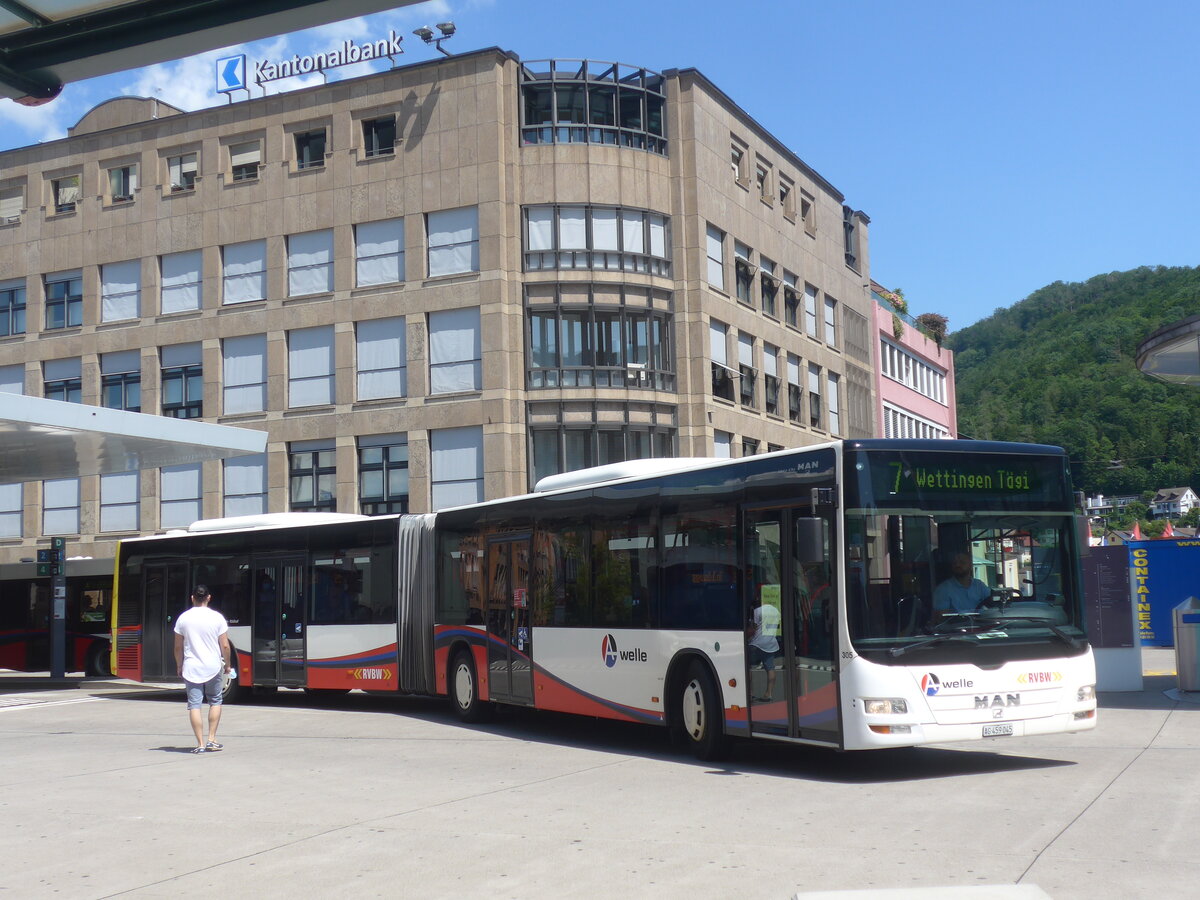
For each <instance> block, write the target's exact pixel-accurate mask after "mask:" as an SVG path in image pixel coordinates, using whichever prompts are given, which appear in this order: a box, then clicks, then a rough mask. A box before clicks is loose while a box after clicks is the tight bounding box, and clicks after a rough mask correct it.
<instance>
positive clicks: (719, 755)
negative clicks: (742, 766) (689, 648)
mask: <svg viewBox="0 0 1200 900" xmlns="http://www.w3.org/2000/svg"><path fill="white" fill-rule="evenodd" d="M676 697H677V699H676V708H675V729H676V734H677V735H678V736H679V737H680V739H681V742H682V743H683V744H684V746H686V747H687V748H688V749H689V751H690V752H691V753H692V755H693V756H695V757H696V758H697V759H702V760H717V759H724V758H725V757H726V756H728V755H729V751H730V749H731V747H732V742H731V741H730V739H729V736H728V735H727V734H725V729H724V727H723V725H722V724H721V700H720V694H719V693H718V692H717V686H716V684H715V683H714V682H713V678H712V675H711V674H710V673H709V671H708V669H707V668H705V667H704V666H703V665H701V664H700V663H698V662H693V663H692V664H691V665H690V666H689V667H688V670H687V672H686V673H685V674H684V676H683V678H682V679H681V680H680V681H679V689H678V690H677V692H676Z"/></svg>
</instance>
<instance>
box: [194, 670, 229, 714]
mask: <svg viewBox="0 0 1200 900" xmlns="http://www.w3.org/2000/svg"><path fill="white" fill-rule="evenodd" d="M224 682H225V673H224V672H223V671H222V672H218V673H217V674H216V675H214V676H213V677H212V678H210V679H208V681H205V682H203V683H200V684H197V683H196V682H193V681H185V682H184V684H186V685H187V708H188V709H199V708H200V705H201V704H202V703H208V705H209V706H220V705H221V690H222V688H224V686H225V684H224Z"/></svg>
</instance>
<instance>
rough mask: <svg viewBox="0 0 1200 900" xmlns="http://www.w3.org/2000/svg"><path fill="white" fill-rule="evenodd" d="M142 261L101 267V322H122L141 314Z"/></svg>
mask: <svg viewBox="0 0 1200 900" xmlns="http://www.w3.org/2000/svg"><path fill="white" fill-rule="evenodd" d="M141 296H142V261H141V260H140V259H131V260H128V261H127V262H119V263H108V264H106V265H103V266H101V267H100V321H101V322H121V321H125V320H127V319H136V318H137V317H138V316H139V315H140V314H141Z"/></svg>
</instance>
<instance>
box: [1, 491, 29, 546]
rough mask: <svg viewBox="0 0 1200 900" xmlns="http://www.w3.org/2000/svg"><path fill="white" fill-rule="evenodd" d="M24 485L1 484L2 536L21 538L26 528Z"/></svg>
mask: <svg viewBox="0 0 1200 900" xmlns="http://www.w3.org/2000/svg"><path fill="white" fill-rule="evenodd" d="M22 487H23V486H22V485H20V484H0V538H19V537H21V535H22V533H23V531H24V529H23V528H22V519H23V518H24V508H25V507H24V499H23V497H22V493H23V492H22Z"/></svg>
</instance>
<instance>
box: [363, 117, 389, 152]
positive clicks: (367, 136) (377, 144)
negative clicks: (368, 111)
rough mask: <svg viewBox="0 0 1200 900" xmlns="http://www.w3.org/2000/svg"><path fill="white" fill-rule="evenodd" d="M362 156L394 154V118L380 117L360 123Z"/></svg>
mask: <svg viewBox="0 0 1200 900" xmlns="http://www.w3.org/2000/svg"><path fill="white" fill-rule="evenodd" d="M362 133H363V155H364V156H366V157H367V158H370V157H374V156H390V155H392V154H393V153H395V152H396V117H395V116H380V117H379V118H377V119H364V120H363V123H362Z"/></svg>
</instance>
